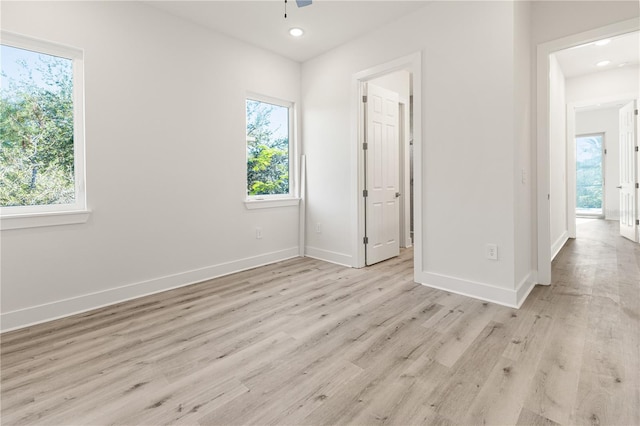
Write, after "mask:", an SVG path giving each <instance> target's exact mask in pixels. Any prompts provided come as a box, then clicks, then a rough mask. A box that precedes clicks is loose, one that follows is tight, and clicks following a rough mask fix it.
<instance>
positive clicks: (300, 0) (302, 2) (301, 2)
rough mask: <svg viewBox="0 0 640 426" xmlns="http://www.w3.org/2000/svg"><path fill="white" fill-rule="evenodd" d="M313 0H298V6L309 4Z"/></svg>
mask: <svg viewBox="0 0 640 426" xmlns="http://www.w3.org/2000/svg"><path fill="white" fill-rule="evenodd" d="M312 1H313V0H296V4H297V5H298V7H305V6H309V5H310V4H311V2H312Z"/></svg>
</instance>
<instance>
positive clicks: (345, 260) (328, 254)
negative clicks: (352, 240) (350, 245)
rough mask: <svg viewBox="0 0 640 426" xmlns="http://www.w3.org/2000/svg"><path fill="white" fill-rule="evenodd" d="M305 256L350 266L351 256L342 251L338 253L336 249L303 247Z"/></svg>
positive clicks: (351, 262)
mask: <svg viewBox="0 0 640 426" xmlns="http://www.w3.org/2000/svg"><path fill="white" fill-rule="evenodd" d="M304 252H305V256H306V257H311V258H313V259H318V260H323V261H325V262H329V263H335V264H336V265H341V266H346V267H348V268H351V267H352V264H353V256H350V255H348V254H344V253H338V252H336V251H330V250H323V249H319V248H316V247H309V246H307V247H305V250H304Z"/></svg>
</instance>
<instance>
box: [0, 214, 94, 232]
mask: <svg viewBox="0 0 640 426" xmlns="http://www.w3.org/2000/svg"><path fill="white" fill-rule="evenodd" d="M90 215H91V211H89V210H81V211H70V212H48V213H30V214H15V215H3V216H1V217H0V230H2V231H6V230H9V229H23V228H39V227H41V226H58V225H73V224H78V223H85V222H87V220H89V216H90Z"/></svg>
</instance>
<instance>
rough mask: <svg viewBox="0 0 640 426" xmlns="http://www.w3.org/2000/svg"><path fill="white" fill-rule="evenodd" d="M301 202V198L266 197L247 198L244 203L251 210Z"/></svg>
mask: <svg viewBox="0 0 640 426" xmlns="http://www.w3.org/2000/svg"><path fill="white" fill-rule="evenodd" d="M298 204H300V198H271V199H269V198H264V199H261V200H260V199H250V200H245V202H244V205H245V207H246V208H247V209H249V210H254V209H270V208H273V207H290V206H297V205H298Z"/></svg>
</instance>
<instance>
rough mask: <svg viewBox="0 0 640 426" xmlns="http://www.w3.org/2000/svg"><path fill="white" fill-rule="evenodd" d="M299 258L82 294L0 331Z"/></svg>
mask: <svg viewBox="0 0 640 426" xmlns="http://www.w3.org/2000/svg"><path fill="white" fill-rule="evenodd" d="M294 257H298V247H291V248H288V249H284V250H279V251H275V252H271V253H265V254H262V255H258V256H253V257H247V258H244V259H239V260H234V261H231V262H225V263H219V264H216V265H211V266H206V267H204V268H200V269H194V270H191V271H185V272H181V273H178V274H173V275H167V276H164V277H158V278H154V279H151V280H147V281H141V282H137V283H133V284H127V285H124V286H121V287H116V288H111V289H108V290H104V291H99V292H95V293H90V294H85V295H82V296H77V297H72V298H68V299H62V300H56V301H53V302H50V303H45V304H42V305H38V306H30V307H28V308H24V309H18V310H15V311H10V312H3V313H2V314H1V315H0V324H1V327H2V329H1V331H2V332H6V331H11V330H16V329H19V328H24V327H28V326H31V325H35V324H39V323H43V322H47V321H52V320H55V319H59V318H64V317H68V316H71V315H75V314H79V313H82V312H87V311H90V310H93V309H98V308H102V307H105V306H109V305H114V304H116V303H121V302H126V301H128V300H132V299H137V298H139V297H143V296H149V295H151V294H155V293H160V292H163V291H167V290H171V289H174V288H179V287H184V286H187V285H191V284H197V283H200V282H203V281H207V280H210V279H213V278H217V277H221V276H224V275H229V274H233V273H236V272H240V271H244V270H247V269H252V268H256V267H258V266H263V265H268V264H271V263H275V262H280V261H283V260H287V259H291V258H294Z"/></svg>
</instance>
